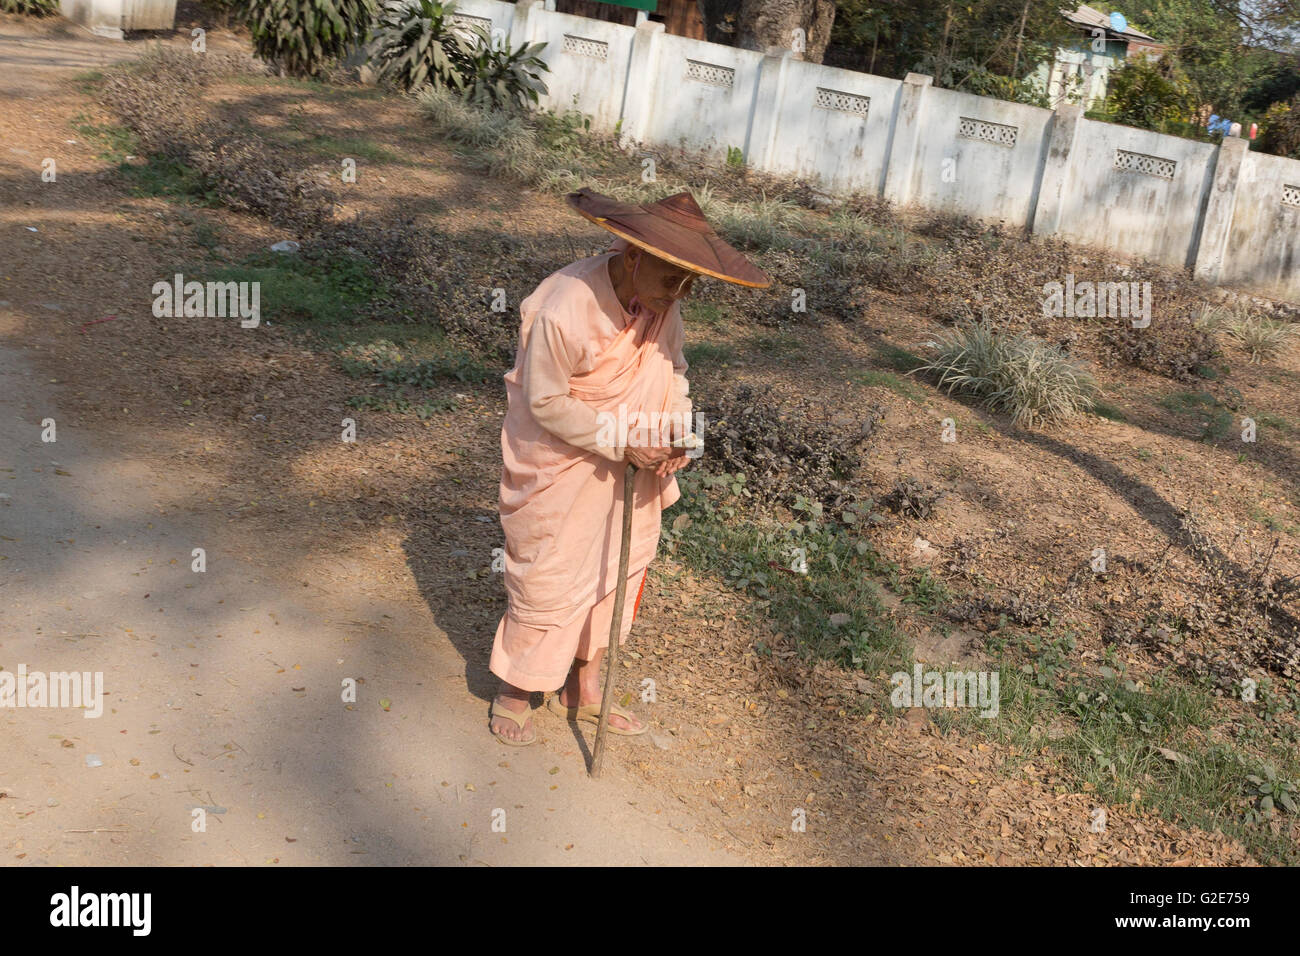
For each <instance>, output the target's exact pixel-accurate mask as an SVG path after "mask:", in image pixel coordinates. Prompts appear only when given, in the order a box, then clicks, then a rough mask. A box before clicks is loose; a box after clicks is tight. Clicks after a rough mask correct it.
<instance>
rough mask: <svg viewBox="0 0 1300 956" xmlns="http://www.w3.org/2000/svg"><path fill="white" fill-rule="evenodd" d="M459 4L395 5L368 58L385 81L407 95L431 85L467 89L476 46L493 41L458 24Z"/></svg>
mask: <svg viewBox="0 0 1300 956" xmlns="http://www.w3.org/2000/svg"><path fill="white" fill-rule="evenodd" d="M455 10H456V5H455V4H454V3H439V2H437V0H389V2H387V3H385V4H384V5H383V9H382V10H381V11H380V14H379V22H378V23H376V24H375V28H374V31H373V33H372V37H371V40H370V44H369V45H368V46H367V48H366V55H367V56H368V57H369V58H370V60H371V62H372V64H373V66H374V69H375V72H376V74H377V75H378V77H379V78H380V79H381V80H384V81H385V82H388V83H392V84H393V85H395V86H397V87H399V88H401V89H403V90H416V89H419V88H421V87H423V86H425V85H428V84H432V85H434V86H441V87H448V88H451V89H454V90H464V89H465V77H466V76H467V75H468V74H469V73H470V70H471V65H470V57H471V56H472V55H473V44H474V42H475V40H478V41H479V42H482V43H483V44H485V45H486V44H487V42H488V38H487V37H486V35H484V34H483V31H482V30H481V29H479V28H477V27H466V26H463V25H457V24H454V23H453V22H452V19H451V15H452V14H453V13H454V12H455Z"/></svg>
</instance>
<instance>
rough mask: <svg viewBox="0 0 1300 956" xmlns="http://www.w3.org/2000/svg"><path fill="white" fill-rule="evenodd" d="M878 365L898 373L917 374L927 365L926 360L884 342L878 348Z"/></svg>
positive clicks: (876, 350)
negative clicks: (917, 371)
mask: <svg viewBox="0 0 1300 956" xmlns="http://www.w3.org/2000/svg"><path fill="white" fill-rule="evenodd" d="M875 352H876V364H877V365H883V366H884V367H885V368H892V369H893V370H894V371H896V372H915V371H916V370H917V369H919V368H921V367H922V366H924V365H925V359H923V358H921V357H920V356H919V355H916V354H915V353H913V352H909V351H908V350H907V349H905V348H902V347H901V346H898V345H890V344H889V343H888V342H882V343H881V344H880V345H877V346H876V349H875Z"/></svg>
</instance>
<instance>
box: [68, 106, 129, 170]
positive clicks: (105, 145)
mask: <svg viewBox="0 0 1300 956" xmlns="http://www.w3.org/2000/svg"><path fill="white" fill-rule="evenodd" d="M72 128H73V129H74V130H75V131H76V132H77V133H78V135H80V136H81V137H82V139H84V140H85V141H86V142H87V143H89V144H90V145H92V146H94V147H95V149H96V150H97V152H96V154H95V155H96V157H97V158H99V159H102V160H104V161H105V162H109V163H114V164H116V165H121V164H123V163H125V162H126V158H127V157H128V156H137V155H139V152H140V141H139V139H137V138H136V135H135V133H133V132H131V130H129V129H127V128H126V127H125V126H117V125H115V124H113V123H92V122H90V120H89V119H88V118H87V117H86V114H84V113H78V114H77V115H76V116H74V117H73V118H72Z"/></svg>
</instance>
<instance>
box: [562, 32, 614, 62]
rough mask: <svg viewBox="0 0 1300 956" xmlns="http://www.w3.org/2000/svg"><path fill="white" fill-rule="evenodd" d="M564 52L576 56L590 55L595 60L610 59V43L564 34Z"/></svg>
mask: <svg viewBox="0 0 1300 956" xmlns="http://www.w3.org/2000/svg"><path fill="white" fill-rule="evenodd" d="M564 52H565V53H572V54H573V55H574V56H589V57H591V58H592V59H593V60H608V59H609V44H608V43H605V42H604V41H602V40H589V39H587V38H586V37H579V36H574V35H573V34H572V33H566V34H565V35H564Z"/></svg>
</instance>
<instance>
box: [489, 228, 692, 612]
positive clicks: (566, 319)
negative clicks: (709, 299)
mask: <svg viewBox="0 0 1300 956" xmlns="http://www.w3.org/2000/svg"><path fill="white" fill-rule="evenodd" d="M613 255H614V253H613V252H610V253H606V254H604V255H600V256H595V257H593V258H590V259H583V260H581V261H579V262H575V263H573V264H572V265H569V266H566V267H565V268H563V269H561V270H559V271H558V272H556V273H554V274H552V275H551V276H548V277H547V278H546V279H545V280H543V282H542V283H541V285H539V286H538V287H537V289H536V291H534V293H533V294H532V295H530V296H529V297H528V298H527V299H525V300H524V301H523V302H522V303H521V304H520V307H519V311H520V315H521V319H522V323H521V327H520V348H519V356H518V359H517V361H516V363H515V367H514V369H512V370H511V371H510V372H509V373H508V374H507V375H506V377H505V382H506V393H507V396H508V398H509V403H510V410H509V412H508V413H507V415H506V420H505V424H504V425H503V427H502V430H501V447H502V454H503V461H504V467H503V469H502V474H501V496H500V506H501V525H502V527H503V529H504V530H505V535H506V562H505V572H506V573H505V579H506V589H507V592H508V594H509V598H510V612H511V615H512V616H513V617H514V618H515V619H516V620H517V621H519V622H520V623H522V624H527V625H530V626H533V627H542V628H549V627H559V626H563V625H566V624H569V623H570V622H572V621H573V620H574V619H576V618H577V617H578V616H579V615H580V614H582V613H583V612H584V611H587V610H589V609H590V608H591V607H592V605H594V604H595V603H596V602H597V601H599V600H600V599H601V598H603V597H604V596H605V595H606V594H607V593H609V592H610V591H612V590H614V587H615V585H616V584H617V577H618V558H619V543H620V538H621V532H622V522H623V471H624V467H625V466H624V465H623V464H622V463H621V462H614V461H611V460H609V459H607V458H604V457H602V456H601V455H599V454H597V453H595V452H592V451H587V450H584V449H582V448H578V447H575V446H574V445H570V444H569V443H568V442H565V441H563V440H562V439H560V438H558V437H557V436H555V435H552V434H551V433H550V432H548V431H546V430H545V429H544V428H542V427H541V425H539V424H538V423H537V421H536V420H535V419H534V417H533V415H532V412H531V411H530V409H529V407H528V401H527V399H526V398H525V396H524V394H523V389H522V369H523V368H524V365H525V356H526V353H527V349H528V348H529V346H530V344H531V340H530V333H531V331H532V327H533V323H534V320H535V319H536V317H537V316H538V314H539V313H541V312H543V311H544V312H545V313H546V314H547V316H548V320H549V321H551V322H557V321H558V322H559V323H560V324H561V329H562V332H563V334H564V337H565V340H566V342H572V343H581V344H582V361H581V362H580V363H579V367H578V368H577V369H576V370H575V371H574V373H573V374H572V376H571V377H570V379H569V394H570V396H572V397H574V398H577V399H579V400H580V401H582V402H584V403H586V404H587V405H589V406H590V407H591V408H593V409H595V410H596V411H598V412H609V413H611V414H612V415H614V416H615V417H617V415H618V410H619V406H620V405H622V406H624V407H625V409H626V413H627V414H628V415H629V417H631V416H634V415H635V414H636V413H638V412H660V413H665V412H668V411H670V410H671V407H670V406H671V403H672V390H673V354H672V350H671V349H670V348H669V347H668V345H667V344H666V339H667V336H666V334H665V332H666V329H667V326H668V325H669V323H670V321H672V322H677V323H680V313H679V311H678V307H677V306H676V305H674V306H673V307H672V308H671V309H670V310H668V311H667V312H665V313H662V314H659V315H654V314H650V313H648V312H644V311H643V312H642V314H641V315H638V316H635V317H634V316H631V315H629V314H628V313H627V312H626V311H625V310H624V309H623V308H622V306H621V304H620V303H619V302H618V299H617V297H616V296H615V295H614V292H613V288H612V285H611V284H610V281H609V277H608V272H607V263H608V261H609V259H610V258H611V257H612V256H613ZM679 327H680V326H679ZM678 497H679V492H678V490H677V481H676V479H675V478H673V477H671V476H669V477H667V478H660V477H659V476H657V475H655V474H654V473H653V472H652V471H645V470H642V471H639V472H638V473H637V476H636V484H635V506H634V511H633V515H632V547H631V552H630V560H629V563H628V568H629V571H631V572H635V571H639V570H640V569H642V568H644V567H646V566H647V565H648V564H649V563H650V561H651V560H652V559H653V558H654V554H655V550H656V548H657V547H658V543H659V522H660V513H661V511H662V510H663V509H664V508H666V507H668V506H669V505H671V504H673V502H675V501H676V500H677V499H678Z"/></svg>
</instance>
